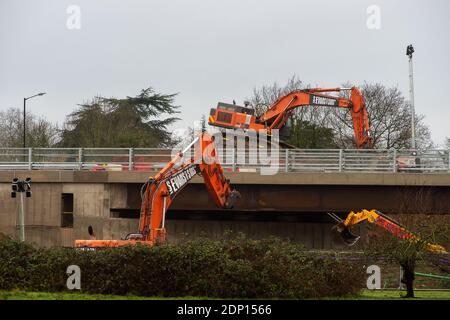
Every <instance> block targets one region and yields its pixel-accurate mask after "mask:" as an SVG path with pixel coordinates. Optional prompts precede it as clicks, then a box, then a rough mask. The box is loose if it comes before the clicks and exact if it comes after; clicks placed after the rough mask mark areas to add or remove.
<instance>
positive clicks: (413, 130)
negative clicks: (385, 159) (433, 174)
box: [406, 44, 416, 150]
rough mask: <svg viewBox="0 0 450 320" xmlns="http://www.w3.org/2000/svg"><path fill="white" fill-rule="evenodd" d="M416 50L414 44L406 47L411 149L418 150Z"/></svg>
mask: <svg viewBox="0 0 450 320" xmlns="http://www.w3.org/2000/svg"><path fill="white" fill-rule="evenodd" d="M413 53H414V48H413V46H412V44H410V45H409V46H407V47H406V55H407V56H408V57H409V101H410V104H411V148H412V149H414V150H415V149H416V123H415V122H416V121H415V120H416V119H415V115H416V112H415V110H414V79H413V62H412V57H413Z"/></svg>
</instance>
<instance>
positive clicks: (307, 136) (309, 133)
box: [289, 119, 336, 149]
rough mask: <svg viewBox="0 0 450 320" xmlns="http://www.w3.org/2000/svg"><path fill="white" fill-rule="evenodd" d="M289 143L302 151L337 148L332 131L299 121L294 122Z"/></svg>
mask: <svg viewBox="0 0 450 320" xmlns="http://www.w3.org/2000/svg"><path fill="white" fill-rule="evenodd" d="M289 142H290V143H291V144H293V145H294V146H296V147H298V148H301V149H332V148H336V144H335V143H334V135H333V130H332V129H330V128H327V127H323V126H320V125H317V124H315V123H312V122H309V121H302V120H299V119H295V120H294V123H293V125H292V134H291V137H290V139H289Z"/></svg>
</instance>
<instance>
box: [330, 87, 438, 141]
mask: <svg viewBox="0 0 450 320" xmlns="http://www.w3.org/2000/svg"><path fill="white" fill-rule="evenodd" d="M345 86H349V85H348V84H346V85H345ZM360 88H361V92H362V94H363V96H364V99H365V101H366V107H367V112H368V114H369V121H370V126H371V130H372V132H371V133H372V138H373V141H374V147H375V148H378V149H390V148H396V149H402V148H410V147H411V111H410V110H411V109H410V105H409V103H408V102H407V101H406V99H405V98H404V96H403V94H402V93H401V92H400V90H399V89H398V88H397V87H391V88H388V87H386V86H384V85H382V84H379V83H375V84H369V83H364V84H363V85H362V86H360ZM344 96H345V94H344ZM329 120H330V121H329V122H328V124H329V125H330V126H331V127H332V128H333V130H334V133H335V137H336V144H337V145H338V146H339V147H341V148H354V147H355V143H354V138H353V126H352V121H351V114H350V110H347V109H342V110H340V109H336V110H334V112H333V116H332V117H330V118H329ZM415 120H416V145H417V148H419V149H426V148H431V147H432V146H433V142H432V140H431V133H430V129H429V127H428V126H427V125H426V124H425V123H424V116H423V115H419V114H416V115H415Z"/></svg>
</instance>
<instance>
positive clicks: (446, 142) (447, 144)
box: [444, 138, 450, 150]
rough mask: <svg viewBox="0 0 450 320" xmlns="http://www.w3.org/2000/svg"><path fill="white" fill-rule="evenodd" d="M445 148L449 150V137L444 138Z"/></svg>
mask: <svg viewBox="0 0 450 320" xmlns="http://www.w3.org/2000/svg"><path fill="white" fill-rule="evenodd" d="M444 146H445V148H446V149H447V150H450V138H445V145H444Z"/></svg>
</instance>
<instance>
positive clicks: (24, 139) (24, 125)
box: [23, 92, 46, 148]
mask: <svg viewBox="0 0 450 320" xmlns="http://www.w3.org/2000/svg"><path fill="white" fill-rule="evenodd" d="M44 94H46V92H40V93H38V94H35V95H32V96H30V97H28V98H23V147H24V148H26V147H27V145H26V129H27V127H26V112H27V100H30V99H31V98H34V97H38V96H43V95H44Z"/></svg>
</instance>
